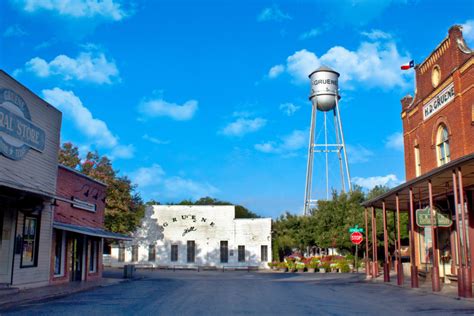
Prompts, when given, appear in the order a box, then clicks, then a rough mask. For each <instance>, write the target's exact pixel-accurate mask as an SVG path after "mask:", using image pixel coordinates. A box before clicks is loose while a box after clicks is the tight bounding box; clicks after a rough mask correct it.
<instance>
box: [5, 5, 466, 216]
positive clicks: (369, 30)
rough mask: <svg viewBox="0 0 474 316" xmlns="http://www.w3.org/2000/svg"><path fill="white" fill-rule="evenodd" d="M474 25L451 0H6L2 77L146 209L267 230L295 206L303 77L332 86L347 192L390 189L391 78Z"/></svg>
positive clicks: (402, 85)
mask: <svg viewBox="0 0 474 316" xmlns="http://www.w3.org/2000/svg"><path fill="white" fill-rule="evenodd" d="M473 12H474V4H473V2H472V1H458V0H453V1H449V3H446V2H443V1H421V0H420V1H410V0H404V1H397V0H391V1H390V0H367V1H362V0H360V1H357V0H341V1H329V0H326V1H317V0H312V1H310V0H305V1H239V2H236V1H190V0H188V1H150V0H149V1H139V0H136V1H119V0H103V1H99V0H63V1H59V0H6V1H1V2H0V68H2V69H4V70H5V71H7V72H8V73H10V74H12V75H14V76H15V78H17V79H18V80H19V81H20V82H22V83H23V84H25V85H26V86H27V87H29V88H30V89H31V90H33V91H34V92H35V93H37V94H38V95H39V96H41V97H43V98H44V99H45V100H47V101H48V102H50V103H51V104H53V105H54V106H56V107H57V108H59V109H60V110H61V111H62V112H63V125H62V135H61V137H62V141H72V142H73V143H75V144H77V145H78V146H79V147H80V148H81V152H82V154H85V153H86V151H87V150H92V149H97V150H98V151H99V152H100V153H101V154H106V155H108V156H110V157H112V159H113V163H114V166H115V167H116V168H118V169H119V170H120V173H121V174H122V175H127V176H129V177H130V178H131V179H132V180H133V181H134V183H136V184H137V185H138V190H139V192H140V193H141V194H142V196H143V198H144V199H145V200H148V199H152V198H153V199H156V200H158V201H161V202H164V203H166V202H170V201H178V200H181V199H184V198H192V199H196V198H199V197H201V196H206V195H210V196H213V197H217V198H220V199H224V200H228V201H232V202H234V203H240V204H243V205H245V206H247V207H249V208H250V209H252V210H254V211H256V212H257V213H259V214H260V215H263V216H272V217H276V216H278V215H280V214H282V213H283V212H284V211H290V212H293V213H300V212H301V211H302V207H303V197H304V185H305V174H306V159H307V146H308V144H307V142H308V134H309V133H308V131H309V124H310V111H311V106H310V103H309V101H308V94H309V81H308V79H307V74H308V73H309V72H311V71H312V70H313V69H315V68H317V67H318V66H319V65H321V64H326V65H329V66H331V67H333V68H335V69H336V70H337V71H339V72H340V73H341V78H340V90H341V94H342V99H341V101H340V106H341V115H342V121H343V125H344V132H345V138H346V143H347V148H348V156H349V164H350V170H351V174H352V180H353V182H354V183H357V184H359V185H362V186H363V187H364V188H366V189H369V188H371V187H372V186H373V185H375V184H385V185H389V186H393V185H396V184H398V183H400V182H401V181H403V180H404V178H405V170H404V160H403V140H402V139H401V119H400V111H401V106H400V99H401V98H402V97H403V96H404V95H406V94H408V93H413V73H412V71H407V72H402V71H400V65H401V64H403V63H405V62H408V61H409V60H411V59H414V60H415V62H421V61H422V60H423V59H424V58H425V57H427V56H428V55H429V53H430V52H431V51H432V50H433V49H434V48H435V46H436V45H438V43H439V42H440V41H441V40H442V39H443V38H444V37H445V36H446V35H447V31H448V29H449V27H450V26H451V25H453V24H462V25H463V26H464V33H465V37H466V39H467V41H468V43H469V44H470V46H471V47H472V46H474V45H473V43H474V17H473ZM321 118H322V116H321V115H320V116H319V118H318V119H319V120H318V123H317V124H318V126H320V124H321V121H320V120H321ZM320 136H321V135H320ZM333 158H335V157H333ZM322 162H323V160H322V157H316V162H315V163H316V170H315V188H314V190H315V192H316V198H323V197H324V195H325V194H324V192H325V191H324V186H323V181H322V177H321V174H322V169H321V168H320V167H321V165H322ZM330 167H331V173H330V176H331V183H332V186H333V187H334V188H336V189H337V188H339V185H338V181H337V180H338V179H339V178H338V177H339V175H338V173H337V172H336V171H333V170H336V168H337V164H335V159H334V160H332V162H331V164H330Z"/></svg>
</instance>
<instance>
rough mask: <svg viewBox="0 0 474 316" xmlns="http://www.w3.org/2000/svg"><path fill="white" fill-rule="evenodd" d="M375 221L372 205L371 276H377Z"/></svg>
mask: <svg viewBox="0 0 474 316" xmlns="http://www.w3.org/2000/svg"><path fill="white" fill-rule="evenodd" d="M376 226H377V223H376V217H375V208H374V207H373V206H372V278H373V279H375V278H376V277H377V274H378V273H377V272H378V271H377V270H378V269H377V227H376Z"/></svg>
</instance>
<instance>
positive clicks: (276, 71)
mask: <svg viewBox="0 0 474 316" xmlns="http://www.w3.org/2000/svg"><path fill="white" fill-rule="evenodd" d="M284 71H285V66H283V65H275V66H273V67H272V68H270V70H269V71H268V77H269V78H272V79H273V78H276V77H278V76H279V75H280V74H282V73H283V72H284Z"/></svg>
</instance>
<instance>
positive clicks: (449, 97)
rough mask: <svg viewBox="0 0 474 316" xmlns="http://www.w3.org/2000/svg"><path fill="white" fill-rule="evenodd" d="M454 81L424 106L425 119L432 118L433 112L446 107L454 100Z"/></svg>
mask: <svg viewBox="0 0 474 316" xmlns="http://www.w3.org/2000/svg"><path fill="white" fill-rule="evenodd" d="M454 96H455V95H454V82H452V83H451V84H450V85H448V86H447V87H446V88H444V89H443V90H442V91H441V92H440V93H438V94H437V95H436V96H435V97H434V98H433V99H431V100H430V102H428V103H426V104H425V106H424V107H423V119H424V120H426V119H428V118H430V117H431V116H432V115H433V114H435V113H436V112H438V111H439V110H441V109H442V108H443V107H445V106H446V105H447V104H448V103H449V102H451V101H453V100H454Z"/></svg>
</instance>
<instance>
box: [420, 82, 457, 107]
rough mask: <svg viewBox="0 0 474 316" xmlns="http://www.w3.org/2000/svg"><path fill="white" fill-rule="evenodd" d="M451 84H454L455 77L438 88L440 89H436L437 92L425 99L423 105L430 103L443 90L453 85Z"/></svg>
mask: <svg viewBox="0 0 474 316" xmlns="http://www.w3.org/2000/svg"><path fill="white" fill-rule="evenodd" d="M451 82H453V76H450V77H449V78H447V79H446V80H445V81H444V82H443V83H442V84H441V85H439V86H438V88H436V90H434V91H433V92H431V93H430V94H429V95H428V96H427V97H426V98H424V99H423V102H422V104H423V105H425V104H426V103H428V102H430V101H431V100H432V99H433V98H434V97H435V96H436V95H437V94H438V93H440V92H441V90H443V89H444V88H446V87H447V86H448V85H449V84H451Z"/></svg>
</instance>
